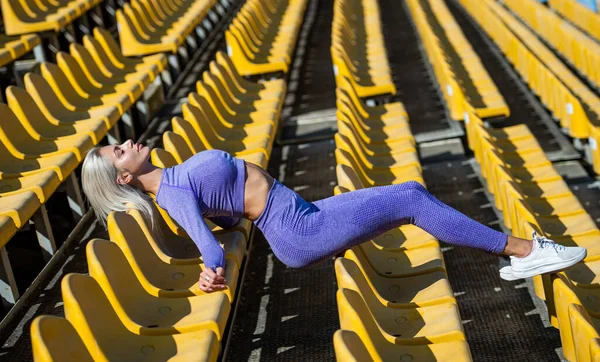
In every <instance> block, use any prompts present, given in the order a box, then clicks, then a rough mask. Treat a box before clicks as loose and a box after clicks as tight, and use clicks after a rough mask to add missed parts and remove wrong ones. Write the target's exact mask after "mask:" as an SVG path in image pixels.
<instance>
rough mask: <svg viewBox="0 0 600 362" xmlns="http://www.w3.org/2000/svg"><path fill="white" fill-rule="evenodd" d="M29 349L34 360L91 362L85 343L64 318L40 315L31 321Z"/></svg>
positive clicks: (38, 361)
mask: <svg viewBox="0 0 600 362" xmlns="http://www.w3.org/2000/svg"><path fill="white" fill-rule="evenodd" d="M31 349H32V352H33V359H34V361H36V362H54V361H81V362H93V361H94V358H93V357H92V356H91V355H90V353H89V352H88V350H87V348H86V347H85V344H83V341H82V340H81V337H79V334H77V331H76V330H75V328H73V325H72V324H71V323H70V322H69V321H68V320H66V319H64V318H60V317H55V316H49V315H41V316H38V317H36V318H35V319H34V320H33V322H31Z"/></svg>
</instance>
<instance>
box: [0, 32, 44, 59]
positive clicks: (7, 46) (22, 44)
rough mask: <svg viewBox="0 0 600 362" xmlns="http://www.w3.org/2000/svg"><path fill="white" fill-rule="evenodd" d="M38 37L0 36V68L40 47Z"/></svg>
mask: <svg viewBox="0 0 600 362" xmlns="http://www.w3.org/2000/svg"><path fill="white" fill-rule="evenodd" d="M41 43H42V42H41V39H40V37H39V36H38V35H35V34H30V35H20V36H7V35H3V34H2V35H0V67H5V66H6V65H8V64H10V63H12V62H14V61H15V60H17V59H19V58H21V57H22V56H24V55H25V54H27V53H29V52H31V51H33V50H34V48H36V47H39V46H40V45H41Z"/></svg>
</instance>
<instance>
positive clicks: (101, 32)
mask: <svg viewBox="0 0 600 362" xmlns="http://www.w3.org/2000/svg"><path fill="white" fill-rule="evenodd" d="M94 38H95V39H96V40H97V41H98V43H99V44H100V45H101V46H102V50H103V51H104V54H105V56H106V57H108V58H109V59H110V61H111V62H112V64H113V66H115V67H117V68H119V69H123V70H130V69H133V70H136V71H146V69H152V71H153V73H154V76H158V75H159V74H160V72H162V71H163V70H164V69H165V68H166V66H167V57H166V56H165V55H164V54H156V55H148V56H145V57H141V58H127V57H125V56H123V53H122V52H121V49H120V48H119V45H118V44H117V42H116V40H115V38H113V36H112V35H111V34H110V32H108V31H107V30H105V29H102V28H99V27H96V28H94ZM83 44H84V45H85V44H86V42H85V39H84V41H83ZM86 47H87V46H86Z"/></svg>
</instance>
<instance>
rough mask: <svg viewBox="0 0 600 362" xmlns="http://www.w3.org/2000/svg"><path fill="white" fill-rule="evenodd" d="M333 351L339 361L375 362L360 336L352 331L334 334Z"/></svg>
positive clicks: (341, 331) (340, 331) (339, 331)
mask: <svg viewBox="0 0 600 362" xmlns="http://www.w3.org/2000/svg"><path fill="white" fill-rule="evenodd" d="M333 349H334V350H335V357H336V360H337V361H347V362H373V361H374V359H373V358H371V355H370V354H369V351H367V347H365V345H364V343H363V342H362V341H361V340H360V337H359V336H358V334H356V333H355V332H352V331H346V330H338V331H336V332H335V333H334V334H333Z"/></svg>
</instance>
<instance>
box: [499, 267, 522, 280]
mask: <svg viewBox="0 0 600 362" xmlns="http://www.w3.org/2000/svg"><path fill="white" fill-rule="evenodd" d="M500 278H502V279H504V280H506V281H509V282H512V281H513V280H517V279H520V278H517V277H516V276H514V275H513V273H512V266H510V265H506V266H503V267H502V268H500Z"/></svg>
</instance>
